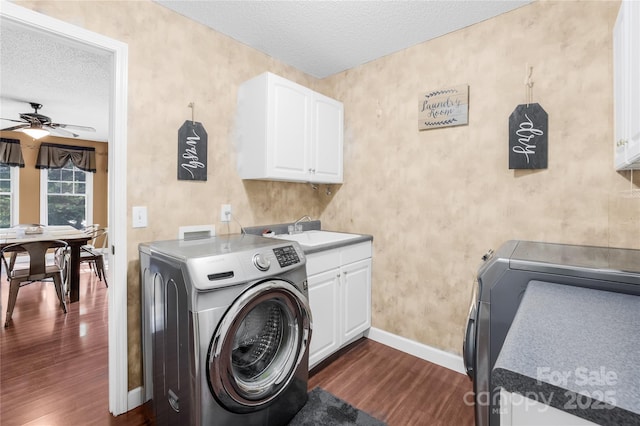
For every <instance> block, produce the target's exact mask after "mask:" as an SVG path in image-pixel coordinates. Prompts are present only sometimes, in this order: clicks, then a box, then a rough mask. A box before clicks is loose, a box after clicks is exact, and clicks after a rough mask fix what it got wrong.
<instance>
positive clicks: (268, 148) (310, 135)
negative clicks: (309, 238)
mask: <svg viewBox="0 0 640 426" xmlns="http://www.w3.org/2000/svg"><path fill="white" fill-rule="evenodd" d="M343 116H344V113H343V106H342V103H340V102H338V101H336V100H334V99H331V98H328V97H326V96H324V95H321V94H319V93H316V92H314V91H313V90H311V89H308V88H306V87H304V86H301V85H299V84H297V83H294V82H292V81H289V80H286V79H284V78H282V77H279V76H277V75H274V74H271V73H264V74H261V75H259V76H257V77H255V78H253V79H251V80H249V81H247V82H245V83H243V84H242V85H241V86H240V88H239V91H238V112H237V128H236V134H237V153H238V173H239V174H240V177H241V178H242V179H262V180H282V181H289V182H313V183H342V149H343V148H342V147H343V126H344V119H343Z"/></svg>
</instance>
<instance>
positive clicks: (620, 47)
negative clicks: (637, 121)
mask: <svg viewBox="0 0 640 426" xmlns="http://www.w3.org/2000/svg"><path fill="white" fill-rule="evenodd" d="M627 47H628V37H627V15H626V13H625V11H624V3H623V4H622V5H621V6H620V12H619V14H618V18H617V19H616V24H615V26H614V27H613V64H614V65H613V111H614V129H613V133H614V145H613V146H614V164H615V168H616V169H620V168H624V166H626V164H627V161H626V147H625V142H624V138H625V136H626V134H627V117H626V115H627V111H628V106H627V101H628V100H629V96H628V95H627V93H628V92H629V85H628V82H627V77H628V75H629V73H628V72H627V68H628V66H627V61H628V59H629V53H628V51H627V50H628V49H627Z"/></svg>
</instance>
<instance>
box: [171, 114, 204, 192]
mask: <svg viewBox="0 0 640 426" xmlns="http://www.w3.org/2000/svg"><path fill="white" fill-rule="evenodd" d="M178 180H203V181H206V180H207V131H206V130H205V129H204V127H203V126H202V123H199V122H197V121H191V120H187V121H185V122H184V124H183V125H182V127H180V130H178Z"/></svg>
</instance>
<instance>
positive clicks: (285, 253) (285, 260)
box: [273, 246, 300, 268]
mask: <svg viewBox="0 0 640 426" xmlns="http://www.w3.org/2000/svg"><path fill="white" fill-rule="evenodd" d="M273 253H274V254H275V255H276V259H278V263H279V264H280V267H281V268H284V267H286V266H290V265H295V264H296V263H300V258H299V257H298V253H296V249H294V248H293V246H285V247H278V248H274V249H273Z"/></svg>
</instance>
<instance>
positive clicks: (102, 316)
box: [0, 270, 473, 426]
mask: <svg viewBox="0 0 640 426" xmlns="http://www.w3.org/2000/svg"><path fill="white" fill-rule="evenodd" d="M7 288H8V287H7V285H6V280H5V279H3V280H2V283H1V289H2V298H1V300H2V305H0V306H1V307H2V315H1V316H0V318H1V319H2V321H1V324H0V424H1V425H2V426H13V425H46V426H62V425H65V426H66V425H109V426H125V425H126V426H139V425H148V424H152V423H153V422H152V421H151V420H150V419H149V412H150V410H149V406H148V405H147V406H143V407H139V408H138V409H136V410H132V411H130V412H129V413H126V414H123V415H121V416H118V417H115V418H114V417H113V416H111V414H110V413H109V411H108V403H109V387H108V355H107V352H108V351H107V349H108V347H107V327H108V316H107V289H106V287H105V286H104V283H102V282H100V281H98V280H97V278H95V276H94V275H93V274H92V272H91V271H89V270H84V271H83V272H82V280H81V287H80V291H81V294H80V302H79V303H70V304H68V308H69V312H68V313H67V314H66V315H64V314H63V313H62V310H61V309H60V308H59V306H58V304H57V299H56V295H55V290H54V288H53V285H52V284H50V283H34V284H31V285H28V286H25V287H23V288H22V289H21V290H20V293H19V294H18V301H17V303H16V308H15V310H14V314H13V324H12V325H11V326H10V327H8V328H4V327H2V325H3V324H4V315H5V311H6V306H7V305H6V302H7ZM316 386H320V387H322V388H323V389H325V390H327V391H329V392H331V393H332V394H334V395H335V396H337V397H339V398H341V399H343V400H345V401H347V402H349V403H350V404H352V405H353V406H355V407H357V408H360V409H361V410H364V411H366V412H368V413H369V414H371V415H373V416H374V417H377V418H378V419H380V420H383V421H385V422H386V423H387V424H388V425H389V426H405V425H433V426H438V425H451V426H454V425H455V426H472V425H473V407H471V406H469V405H468V404H465V402H464V401H465V398H466V400H467V401H469V400H471V397H470V396H468V395H469V394H468V393H469V392H471V388H472V387H471V382H470V381H469V380H468V378H467V377H466V376H463V375H461V374H458V373H455V372H452V371H450V370H448V369H446V368H443V367H440V366H437V365H435V364H431V363H429V362H426V361H423V360H421V359H418V358H415V357H413V356H411V355H407V354H405V353H403V352H400V351H397V350H395V349H392V348H389V347H387V346H385V345H382V344H379V343H377V342H374V341H371V340H368V339H363V340H361V341H359V342H357V343H356V344H354V345H352V346H351V347H349V348H348V350H346V351H344V352H343V353H341V355H340V356H339V357H337V358H336V359H335V360H333V361H332V362H330V363H327V364H326V365H324V366H323V367H322V369H321V370H319V371H317V372H316V371H314V372H312V376H311V378H310V380H309V389H312V388H314V387H316Z"/></svg>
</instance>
